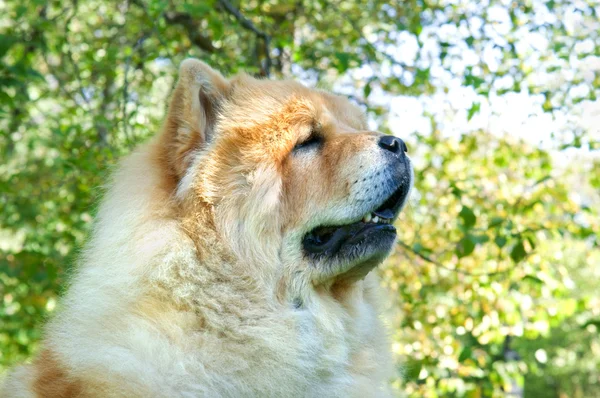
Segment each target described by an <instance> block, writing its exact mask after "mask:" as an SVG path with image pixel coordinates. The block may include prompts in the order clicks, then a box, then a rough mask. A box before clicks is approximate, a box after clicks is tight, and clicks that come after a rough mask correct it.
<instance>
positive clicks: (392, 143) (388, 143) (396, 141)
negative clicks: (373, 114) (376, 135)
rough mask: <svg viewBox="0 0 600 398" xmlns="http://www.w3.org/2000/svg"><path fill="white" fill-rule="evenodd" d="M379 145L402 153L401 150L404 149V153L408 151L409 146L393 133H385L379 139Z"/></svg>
mask: <svg viewBox="0 0 600 398" xmlns="http://www.w3.org/2000/svg"><path fill="white" fill-rule="evenodd" d="M379 146H380V147H381V148H383V149H385V150H388V151H390V152H393V153H401V152H400V151H402V153H405V152H408V148H407V147H406V144H405V143H404V141H402V140H401V139H400V138H398V137H394V136H393V135H384V136H383V137H381V138H380V139H379Z"/></svg>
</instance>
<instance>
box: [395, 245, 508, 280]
mask: <svg viewBox="0 0 600 398" xmlns="http://www.w3.org/2000/svg"><path fill="white" fill-rule="evenodd" d="M398 244H399V245H400V246H402V247H403V248H404V249H406V250H408V251H410V252H411V253H412V254H414V255H415V256H417V257H419V258H420V259H422V260H425V261H426V262H428V263H429V264H433V265H435V266H436V267H438V268H442V269H445V270H447V271H452V272H457V273H459V274H463V275H469V276H497V275H502V274H506V273H508V272H510V271H512V270H513V268H507V269H503V270H500V271H494V272H470V271H465V270H464V269H460V268H449V267H446V266H445V265H444V264H442V263H440V262H438V261H435V260H434V259H432V258H431V257H429V256H427V255H425V254H423V253H420V252H418V251H416V250H415V249H413V248H412V247H410V246H409V245H407V244H406V243H404V242H402V241H401V240H398Z"/></svg>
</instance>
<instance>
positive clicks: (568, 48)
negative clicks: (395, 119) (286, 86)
mask: <svg viewBox="0 0 600 398" xmlns="http://www.w3.org/2000/svg"><path fill="white" fill-rule="evenodd" d="M598 13H600V5H599V4H598V3H597V2H595V1H593V0H588V1H570V0H556V1H554V0H553V1H540V0H530V1H523V2H512V1H498V0H486V1H483V2H469V1H465V0H456V1H445V0H439V1H436V0H427V1H424V0H407V1H397V2H386V1H379V0H370V1H366V2H359V1H338V2H328V1H322V0H316V1H315V0H300V1H297V0H295V1H289V0H265V1H263V0H260V1H249V2H241V3H240V2H236V1H233V0H208V1H182V0H169V1H167V0H123V1H114V2H105V1H99V0H73V1H63V0H61V1H52V0H51V1H46V0H31V1H27V2H22V1H16V0H4V1H1V2H0V58H1V60H2V62H1V63H0V87H1V90H0V153H1V154H2V162H1V163H0V192H1V196H0V369H1V368H2V367H7V366H10V365H12V364H14V363H16V362H18V361H22V360H24V359H25V358H27V357H29V356H30V355H31V354H32V353H34V352H35V351H36V350H37V342H38V341H39V338H40V326H41V324H42V323H43V321H44V318H45V317H46V316H47V315H49V314H50V313H51V312H52V311H53V310H54V308H55V306H56V302H57V295H58V294H59V293H60V291H61V289H62V288H64V287H65V280H66V277H67V275H68V273H69V267H70V266H71V264H72V263H73V258H74V257H75V256H76V252H77V248H79V247H81V245H82V243H83V241H84V239H85V236H86V233H87V231H88V229H89V226H90V222H91V220H92V217H93V213H94V205H95V203H96V202H97V200H98V194H99V190H98V188H96V187H99V186H101V184H102V183H103V182H104V181H105V179H106V175H107V172H108V171H109V169H110V166H111V165H113V164H114V163H115V161H116V159H117V158H119V157H121V156H122V155H124V154H126V153H128V152H129V151H130V150H131V148H132V147H133V146H134V145H135V144H136V143H139V142H141V141H143V140H144V139H145V138H147V137H148V136H150V135H152V134H153V133H155V132H156V131H157V130H158V128H159V126H160V122H161V120H162V117H163V115H164V111H165V104H166V99H167V96H168V94H169V92H170V89H171V87H172V84H173V79H174V77H175V75H176V66H177V65H178V64H179V62H180V61H181V60H182V59H184V58H186V57H189V56H194V57H198V58H201V59H203V60H205V61H207V62H208V63H210V64H212V65H213V66H215V67H216V68H219V69H220V70H222V71H223V72H224V73H235V72H237V71H239V70H246V71H248V72H250V73H252V74H255V75H258V76H274V77H296V78H301V79H302V80H304V81H306V82H308V83H310V84H316V83H318V84H319V85H320V86H322V87H325V88H329V89H331V90H334V91H336V92H338V93H342V94H345V95H348V96H349V97H350V98H351V99H352V100H353V101H355V102H357V103H358V104H360V105H361V106H363V107H364V108H365V109H366V110H367V111H368V112H369V115H370V118H371V120H372V122H373V123H374V125H377V126H379V128H380V129H382V130H384V131H390V130H391V131H392V132H393V130H394V126H392V125H390V118H389V111H390V99H391V98H394V97H396V96H416V97H421V98H424V97H427V96H434V95H438V94H440V93H442V94H443V93H449V92H452V90H453V89H454V88H455V87H456V86H460V87H463V88H468V89H469V90H470V92H471V93H473V94H474V95H475V96H476V100H473V101H472V103H470V104H469V105H467V108H466V109H465V110H464V112H463V115H464V117H465V118H466V119H467V120H471V119H472V118H473V117H474V116H475V115H477V114H478V113H480V112H481V109H482V104H486V103H491V102H492V101H493V100H494V99H496V98H502V97H504V96H508V95H510V94H511V93H525V94H527V95H529V96H531V97H532V98H535V99H536V101H537V103H538V104H539V107H540V109H542V110H543V111H544V112H547V113H548V114H550V115H552V117H554V118H556V119H560V118H563V119H566V120H567V122H570V116H571V114H572V113H573V110H574V109H575V108H576V107H577V106H580V105H585V104H591V105H594V104H596V98H597V96H598V94H599V91H600V68H599V67H598V64H599V62H600V37H599V32H600V27H599V24H598ZM507 98H509V97H507ZM367 102H368V103H369V106H367ZM426 116H427V117H429V118H430V119H431V129H430V131H428V132H419V131H417V132H415V134H414V135H412V136H411V137H407V141H408V142H409V143H411V145H410V147H411V154H412V156H413V158H414V159H415V165H416V175H417V179H416V187H415V188H416V190H415V192H416V194H415V196H416V198H415V200H414V201H413V203H412V204H411V206H410V207H409V208H408V209H407V211H406V212H405V214H404V216H402V217H403V218H402V219H401V221H400V222H401V228H400V234H399V243H398V246H399V247H398V250H397V253H396V254H395V255H394V256H393V258H392V259H391V260H390V261H389V262H388V263H387V265H386V266H385V267H383V268H382V269H381V273H382V276H383V284H384V285H385V286H386V287H387V289H388V290H389V291H390V292H391V302H392V303H393V305H392V306H391V307H390V308H389V309H388V315H389V317H388V319H389V320H390V324H391V325H390V326H391V327H392V329H393V330H394V335H393V339H394V343H393V350H394V353H395V355H396V356H397V358H398V363H399V365H398V375H397V377H396V378H395V380H393V381H392V383H393V385H394V387H395V388H398V389H401V390H404V391H407V392H408V394H409V395H410V396H415V397H421V396H427V397H435V396H448V397H490V396H504V395H503V394H507V393H508V392H509V391H517V390H519V389H522V388H524V391H525V395H526V396H528V397H561V398H562V397H591V396H600V375H599V372H598V369H599V367H600V341H599V338H598V337H599V336H598V333H599V331H598V329H599V328H600V293H599V292H598V287H597V282H596V281H597V280H598V279H599V277H600V249H599V248H598V245H599V242H598V233H599V231H600V226H599V221H598V220H599V214H598V213H599V211H598V210H599V209H598V207H599V206H598V204H599V198H598V191H599V190H600V161H599V160H598V156H597V149H598V148H599V144H598V140H597V139H595V138H594V136H593V135H591V134H589V133H590V132H589V131H587V130H586V129H585V128H581V127H577V126H572V128H567V129H564V130H563V131H556V133H555V134H554V135H553V137H552V142H553V146H552V147H544V148H543V149H542V148H541V147H539V146H537V145H535V144H532V143H531V142H527V141H524V140H523V139H522V138H525V137H521V138H516V137H511V136H495V135H491V134H489V133H487V132H484V131H472V132H468V133H467V132H465V133H464V134H460V135H458V136H457V135H448V134H444V127H443V123H442V122H441V119H440V115H439V114H438V113H436V110H435V109H427V111H426ZM446 116H447V115H446ZM450 117H453V115H450ZM569 126H570V125H569ZM569 154H570V157H568V156H567V155H569ZM567 158H569V159H575V160H576V161H570V162H568V161H565V159H567ZM594 159H595V160H594ZM515 396H518V395H515Z"/></svg>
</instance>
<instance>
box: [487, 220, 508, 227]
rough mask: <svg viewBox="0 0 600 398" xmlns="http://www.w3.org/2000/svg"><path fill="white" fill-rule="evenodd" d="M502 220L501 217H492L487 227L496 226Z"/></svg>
mask: <svg viewBox="0 0 600 398" xmlns="http://www.w3.org/2000/svg"><path fill="white" fill-rule="evenodd" d="M503 222H504V218H503V217H492V219H491V220H490V223H489V224H488V228H494V227H497V226H498V225H501V224H502V223H503Z"/></svg>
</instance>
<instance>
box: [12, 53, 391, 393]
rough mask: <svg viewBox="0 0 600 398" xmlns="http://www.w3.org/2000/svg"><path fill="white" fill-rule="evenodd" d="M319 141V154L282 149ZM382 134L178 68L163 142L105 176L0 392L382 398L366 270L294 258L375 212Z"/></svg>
mask: <svg viewBox="0 0 600 398" xmlns="http://www.w3.org/2000/svg"><path fill="white" fill-rule="evenodd" d="M315 128H317V129H319V130H320V133H321V134H323V135H324V137H325V143H324V144H323V147H322V148H321V149H320V150H319V151H305V152H304V153H299V154H295V153H293V148H294V146H295V145H296V144H297V143H298V142H300V141H302V140H304V139H306V138H307V137H308V136H309V135H310V134H311V130H313V129H315ZM378 136H379V134H376V133H373V132H370V131H368V129H367V126H366V122H365V117H364V115H363V114H362V112H361V111H360V110H359V109H357V108H356V107H354V106H353V105H351V104H350V103H349V102H347V101H346V100H345V99H343V98H340V97H337V96H333V95H331V94H328V93H326V92H322V91H318V90H311V89H308V88H306V87H304V86H302V85H300V84H298V83H295V82H292V81H279V82H275V81H260V80H256V79H254V78H251V77H249V76H246V75H240V76H237V77H234V78H232V79H231V80H228V79H225V78H224V77H223V76H221V75H220V74H219V73H218V72H215V71H214V70H212V69H210V68H209V67H208V66H207V65H205V64H204V63H202V62H200V61H197V60H186V61H185V62H184V63H183V64H182V66H181V70H180V77H179V82H178V85H177V87H176V89H175V91H174V93H173V95H172V99H171V105H170V109H169V113H168V116H167V120H166V122H165V126H164V128H163V131H162V133H161V134H160V135H159V136H158V137H156V139H154V140H153V141H151V142H150V143H148V144H146V145H143V146H142V147H141V148H139V149H138V150H137V151H135V152H134V153H133V154H131V155H130V156H129V157H127V158H126V159H124V160H123V161H122V163H121V164H120V167H119V168H118V170H117V171H116V172H115V173H114V176H113V179H112V182H111V184H110V186H109V188H108V191H107V193H106V195H105V198H104V200H103V201H102V204H101V206H100V209H99V212H98V215H97V219H96V221H95V227H94V229H93V233H92V236H91V240H90V241H89V243H88V244H87V246H86V248H85V250H84V253H83V255H82V258H81V259H80V262H79V267H78V271H77V273H76V275H75V276H74V278H73V280H72V282H71V286H70V288H69V290H68V293H67V294H66V296H65V297H64V299H63V300H62V305H61V310H60V311H59V313H58V314H57V315H56V316H55V317H54V318H53V320H52V321H51V322H50V323H49V324H48V325H47V328H46V331H45V338H44V342H43V347H44V348H43V351H42V352H41V354H40V355H39V356H38V357H37V358H36V359H34V360H33V362H32V363H31V364H29V365H24V366H22V367H19V368H16V369H14V370H13V371H12V373H11V374H9V376H8V378H7V380H6V381H5V385H4V387H3V389H0V390H1V392H0V396H2V397H11V398H12V397H15V398H16V397H61V398H71V397H368V396H377V397H379V396H387V394H388V392H387V390H386V387H385V386H386V384H387V380H388V378H389V377H390V375H391V361H390V358H389V348H388V344H387V341H386V337H385V332H384V329H383V327H382V325H381V322H380V320H379V319H378V313H377V307H378V304H377V301H378V299H377V291H378V282H377V280H376V276H375V274H374V273H370V274H369V275H368V276H367V277H366V278H364V279H362V280H358V281H352V282H351V283H349V282H343V283H342V282H340V281H338V279H337V278H336V276H337V275H339V274H340V273H341V272H343V271H344V270H343V269H334V270H332V269H327V270H324V269H320V268H319V265H315V264H311V263H310V262H309V261H308V260H306V258H305V257H304V256H303V254H302V248H301V245H300V241H301V239H302V236H304V235H305V234H306V233H307V232H308V231H310V230H311V229H312V228H315V227H316V226H318V225H321V224H323V223H327V222H336V223H342V222H350V221H353V220H355V219H356V218H357V217H358V218H360V216H362V214H363V213H364V212H365V209H364V208H362V207H361V206H362V205H360V203H363V202H368V201H369V200H376V199H377V198H375V199H373V197H371V196H369V197H367V196H366V194H365V192H366V191H367V188H368V187H371V188H373V187H375V186H376V185H377V183H378V181H380V180H382V179H384V178H385V175H384V174H382V175H381V176H380V175H379V174H380V173H375V171H376V170H378V166H379V165H380V163H381V162H380V159H379V156H380V152H381V149H380V148H378V147H377V144H376V139H377V137H378ZM382 185H383V184H382ZM371 192H372V193H373V195H375V196H376V195H379V193H378V191H376V189H374V188H373V190H372V191H371ZM348 266H350V265H348Z"/></svg>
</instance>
